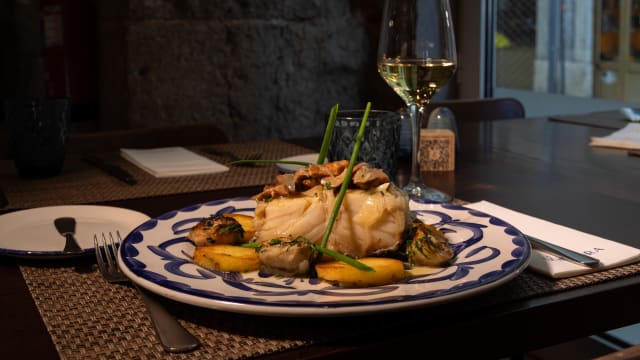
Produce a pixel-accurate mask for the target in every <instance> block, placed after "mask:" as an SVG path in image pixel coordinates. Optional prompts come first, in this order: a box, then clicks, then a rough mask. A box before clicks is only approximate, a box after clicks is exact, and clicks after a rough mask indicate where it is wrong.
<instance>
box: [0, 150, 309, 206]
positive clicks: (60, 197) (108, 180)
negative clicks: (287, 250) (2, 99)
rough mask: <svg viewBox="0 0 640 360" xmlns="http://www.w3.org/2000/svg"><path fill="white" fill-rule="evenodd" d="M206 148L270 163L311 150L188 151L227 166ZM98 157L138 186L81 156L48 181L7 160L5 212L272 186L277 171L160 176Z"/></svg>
mask: <svg viewBox="0 0 640 360" xmlns="http://www.w3.org/2000/svg"><path fill="white" fill-rule="evenodd" d="M207 147H211V148H215V149H218V150H223V151H228V152H231V153H233V154H235V155H236V156H238V157H239V158H241V159H242V158H246V156H249V155H250V154H254V153H256V152H257V153H260V154H262V155H261V159H271V160H276V159H281V158H283V157H288V156H293V155H298V154H304V153H309V152H312V151H311V150H309V149H306V148H304V147H301V146H297V145H293V144H289V143H286V142H282V141H264V142H254V143H245V144H223V145H215V146H214V145H209V146H202V147H191V148H190V149H191V150H193V151H195V152H197V153H199V154H201V155H203V156H206V157H209V158H211V159H213V160H215V161H217V162H220V163H226V162H229V159H228V158H225V157H224V156H218V155H212V154H209V153H207V152H206V148H207ZM98 155H99V156H100V157H102V158H103V159H105V160H108V161H110V162H113V163H115V164H117V165H119V166H121V167H122V168H123V169H125V170H127V171H129V172H130V173H131V174H133V175H134V176H135V177H136V179H137V180H138V184H136V185H133V186H131V185H128V184H125V183H123V182H122V181H120V180H118V179H116V178H114V177H111V176H109V175H107V174H106V173H104V172H103V171H102V170H100V169H98V168H96V167H93V166H91V165H89V164H87V163H85V162H83V161H82V160H80V158H78V157H69V158H68V159H67V161H66V162H65V167H64V169H63V172H62V174H60V175H58V176H54V177H51V178H47V179H21V178H18V176H17V175H16V173H15V170H14V168H13V164H12V163H11V162H10V161H4V162H3V163H4V164H2V165H3V166H2V167H1V172H0V184H1V186H2V189H3V190H4V193H5V196H6V198H7V200H8V205H7V206H6V207H5V208H4V209H23V208H33V207H39V206H51V205H72V204H86V203H95V202H100V201H112V200H122V199H136V198H144V197H151V196H161V195H170V194H183V193H190V192H199V191H211V190H219V189H232V188H238V187H246V186H257V185H263V184H267V183H271V182H272V181H273V177H274V175H275V174H276V173H277V169H276V167H275V166H274V165H273V164H266V165H264V164H261V165H256V166H251V167H247V166H232V167H231V169H230V170H229V171H227V172H224V173H219V174H208V175H195V176H178V177H171V178H156V177H153V176H152V175H150V174H148V173H147V172H146V171H144V170H142V169H140V168H139V167H137V166H135V165H134V164H132V163H130V162H129V161H127V160H125V159H123V158H122V157H120V155H119V154H118V153H104V154H98Z"/></svg>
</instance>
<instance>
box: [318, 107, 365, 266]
mask: <svg viewBox="0 0 640 360" xmlns="http://www.w3.org/2000/svg"><path fill="white" fill-rule="evenodd" d="M369 111H371V102H368V103H367V107H366V108H365V111H364V115H363V116H362V122H361V123H360V129H359V131H358V136H357V137H356V143H355V145H354V147H353V152H351V160H350V161H349V166H348V167H347V170H346V173H345V176H344V180H343V181H342V186H340V192H339V193H338V196H337V197H336V203H335V205H334V207H333V212H332V213H331V217H330V218H329V223H328V224H327V228H326V229H325V231H324V235H323V237H322V243H321V244H320V246H319V248H320V249H319V250H318V252H320V253H323V251H324V250H329V249H327V242H328V241H329V235H330V234H331V230H332V229H333V225H334V224H335V222H336V217H338V213H339V212H340V207H341V206H342V200H344V196H345V194H346V193H347V188H348V187H349V183H351V177H352V175H353V167H354V166H355V163H356V159H357V158H358V152H359V151H360V145H361V144H362V138H363V137H364V129H365V127H366V125H367V119H368V118H369ZM325 141H326V139H325ZM329 251H331V250H329ZM336 254H339V253H336ZM327 255H329V256H332V257H334V258H336V257H335V256H333V255H331V254H328V253H327ZM340 255H342V254H340ZM342 256H345V255H342ZM336 259H337V258H336ZM349 259H350V260H351V261H350V262H349V264H350V265H353V266H355V267H356V268H358V269H360V270H363V271H375V270H374V269H373V268H371V267H370V266H367V265H365V264H363V263H361V262H359V261H357V260H355V259H352V258H350V257H349ZM339 260H341V259H339ZM341 261H344V260H341ZM345 262H346V261H345ZM352 262H353V263H352ZM355 263H357V265H354V264H355Z"/></svg>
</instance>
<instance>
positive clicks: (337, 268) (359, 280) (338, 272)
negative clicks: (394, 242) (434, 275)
mask: <svg viewBox="0 0 640 360" xmlns="http://www.w3.org/2000/svg"><path fill="white" fill-rule="evenodd" d="M358 261H360V262H362V263H364V264H366V265H368V266H370V267H372V268H373V269H374V270H375V271H374V272H367V271H362V270H359V269H356V268H355V267H353V266H351V265H349V264H346V263H344V262H342V261H330V262H321V263H318V264H316V267H315V268H316V273H317V274H318V277H319V278H320V279H323V280H325V281H328V282H330V283H332V284H336V285H338V286H341V287H369V286H380V285H386V284H391V283H394V282H397V281H398V280H400V279H402V278H403V277H405V271H404V265H403V263H402V261H400V260H397V259H390V258H376V257H366V258H361V259H358Z"/></svg>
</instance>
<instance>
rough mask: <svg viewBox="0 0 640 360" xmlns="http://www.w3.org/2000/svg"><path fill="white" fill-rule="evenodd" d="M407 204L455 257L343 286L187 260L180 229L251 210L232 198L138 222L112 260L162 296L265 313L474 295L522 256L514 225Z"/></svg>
mask: <svg viewBox="0 0 640 360" xmlns="http://www.w3.org/2000/svg"><path fill="white" fill-rule="evenodd" d="M410 207H411V209H412V210H413V211H415V212H416V213H417V215H418V217H420V218H421V219H422V220H423V221H425V222H426V223H429V224H433V225H434V226H436V227H437V228H439V229H440V230H442V231H443V232H444V233H445V235H446V237H447V239H448V240H449V242H450V243H451V244H452V246H453V248H454V251H455V254H456V257H455V260H454V261H453V262H452V263H451V265H449V266H447V267H444V268H438V269H425V268H415V269H414V268H411V267H410V266H409V265H407V270H408V271H409V272H410V273H411V275H410V276H408V277H406V278H405V279H403V280H402V281H401V282H398V283H396V284H391V285H385V286H377V287H371V288H364V289H343V288H340V287H336V286H332V285H330V284H328V283H325V282H323V281H320V280H318V279H309V278H288V277H281V276H272V275H269V274H265V273H262V272H258V271H255V272H249V273H243V274H240V273H223V272H217V271H210V270H206V269H204V268H201V267H199V266H197V265H196V264H194V263H193V259H192V256H191V255H192V254H193V250H194V245H193V243H191V242H190V241H189V240H187V238H186V235H187V233H188V232H189V230H190V229H191V227H193V226H194V225H196V224H197V223H198V222H199V221H200V220H201V219H202V218H204V217H207V216H209V215H212V214H225V213H244V214H248V215H253V211H254V208H255V201H254V200H250V199H248V198H233V199H223V200H216V201H211V202H207V203H203V204H196V205H192V206H189V207H186V208H184V209H180V210H175V211H171V212H168V213H166V214H163V215H161V216H159V217H157V218H155V219H150V220H149V221H147V222H145V223H143V224H142V225H140V226H139V227H137V228H136V229H135V230H134V231H132V232H131V233H130V234H129V235H128V236H127V237H126V238H125V239H124V241H123V243H122V246H121V247H120V251H119V260H120V266H121V268H122V269H123V271H124V272H125V273H126V274H127V275H128V276H129V277H130V278H131V279H132V280H133V281H134V282H136V283H137V284H139V285H141V286H143V287H145V288H147V289H149V290H151V291H153V292H156V293H158V294H160V295H162V296H166V297H168V298H171V299H174V300H177V301H180V302H184V303H188V304H192V305H196V306H202V307H207V308H212V309H218V310H223V311H231V312H239V313H247V314H259V315H272V316H325V315H334V316H339V315H358V314H366V313H370V312H375V311H389V310H401V309H407V308H413V307H422V306H428V305H432V304H437V303H442V302H445V301H450V300H453V299H458V298H462V297H466V296H470V295H473V294H477V293H480V292H483V291H486V290H488V289H491V288H493V287H496V286H498V285H500V284H503V283H504V282H506V281H508V280H510V279H512V278H513V277H515V276H516V275H517V274H519V273H520V272H521V271H522V270H523V269H524V268H525V267H526V266H527V263H528V261H529V256H530V254H531V248H530V246H529V243H528V242H527V241H526V239H525V238H524V236H523V235H522V233H521V232H520V231H518V230H517V229H516V228H514V227H513V226H511V225H510V224H508V223H506V222H504V221H502V220H500V219H498V218H495V217H493V216H491V215H488V214H485V213H482V212H479V211H475V210H471V209H468V208H465V207H463V206H457V205H451V204H440V203H429V202H425V203H420V202H415V201H413V200H412V201H411V203H410Z"/></svg>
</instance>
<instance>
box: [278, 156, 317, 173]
mask: <svg viewBox="0 0 640 360" xmlns="http://www.w3.org/2000/svg"><path fill="white" fill-rule="evenodd" d="M318 155H319V154H318V153H312V154H302V155H296V156H290V157H286V158H283V159H280V160H283V161H302V162H307V163H310V164H315V163H316V161H318ZM276 167H277V168H278V170H280V171H282V172H296V171H297V170H298V169H300V168H302V166H301V165H293V164H280V163H276Z"/></svg>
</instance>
